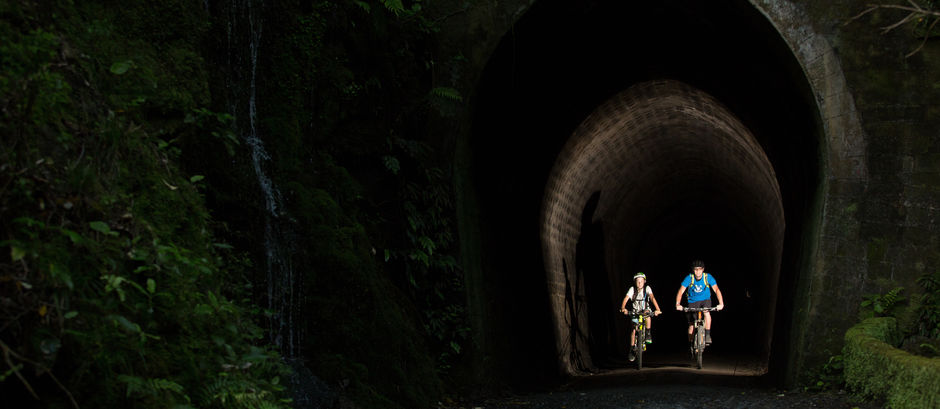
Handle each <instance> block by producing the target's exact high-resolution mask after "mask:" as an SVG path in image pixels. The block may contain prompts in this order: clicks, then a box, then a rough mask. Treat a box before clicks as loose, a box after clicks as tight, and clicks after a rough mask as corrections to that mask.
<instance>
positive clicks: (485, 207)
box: [431, 0, 940, 382]
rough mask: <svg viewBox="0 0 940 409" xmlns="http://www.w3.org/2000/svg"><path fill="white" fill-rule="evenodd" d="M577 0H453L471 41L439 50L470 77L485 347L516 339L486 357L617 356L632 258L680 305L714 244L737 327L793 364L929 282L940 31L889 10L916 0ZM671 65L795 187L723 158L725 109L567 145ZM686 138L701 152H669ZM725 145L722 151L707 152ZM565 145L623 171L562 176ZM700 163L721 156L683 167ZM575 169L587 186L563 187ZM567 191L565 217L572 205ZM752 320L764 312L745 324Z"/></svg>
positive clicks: (599, 359) (463, 77) (784, 363)
mask: <svg viewBox="0 0 940 409" xmlns="http://www.w3.org/2000/svg"><path fill="white" fill-rule="evenodd" d="M570 3H571V4H558V3H557V2H554V3H552V4H546V2H532V1H503V2H495V3H492V2H488V3H478V4H475V5H472V6H466V7H465V8H461V6H460V5H458V4H451V2H442V3H440V4H438V5H436V6H435V7H436V9H435V12H436V13H438V14H439V15H440V16H442V18H443V20H442V21H444V28H443V29H442V30H441V32H440V33H439V34H438V36H437V40H438V47H439V49H440V50H441V53H442V55H444V56H450V55H460V56H462V57H463V58H460V59H454V60H453V61H452V62H449V63H442V64H439V66H437V67H436V70H435V83H436V84H437V85H440V86H449V87H454V88H456V89H458V90H460V91H461V92H462V93H463V94H464V95H468V96H469V98H467V100H466V104H465V105H464V107H463V110H460V111H459V112H457V113H456V114H455V115H454V116H453V117H450V118H447V119H446V120H444V119H440V120H439V121H438V122H440V123H432V124H431V126H432V127H434V128H439V129H440V130H441V131H440V132H438V133H437V134H438V135H441V138H442V140H443V141H444V142H442V145H444V146H445V147H448V148H449V149H448V151H449V152H453V153H454V158H455V162H454V163H455V170H456V172H455V174H456V175H457V180H456V184H457V189H456V191H457V195H458V201H457V203H458V208H459V209H458V213H459V219H460V223H461V232H460V233H461V246H462V248H461V253H462V255H463V257H462V262H463V267H464V270H465V273H466V275H467V284H468V287H469V288H468V290H469V303H470V310H471V318H472V321H473V325H474V328H475V331H474V332H475V333H476V334H477V335H476V339H475V342H476V345H477V347H478V348H479V350H480V351H481V353H482V355H481V357H482V356H487V357H491V358H492V357H498V358H499V359H495V360H484V359H480V360H478V361H479V362H487V363H481V364H480V365H479V366H478V371H480V372H479V373H484V372H489V371H491V370H492V369H494V368H493V367H492V365H494V364H490V363H489V362H500V364H495V365H496V366H501V367H502V369H504V370H505V371H506V372H504V373H509V374H517V373H518V374H519V375H520V376H526V375H524V374H525V373H528V371H526V370H521V369H516V368H517V367H518V366H520V365H525V366H527V367H530V368H531V367H532V365H533V363H536V362H538V363H541V365H542V366H536V367H537V368H540V369H541V370H545V371H549V372H551V371H555V370H559V371H560V372H561V373H563V374H574V373H578V372H580V371H586V370H592V369H593V368H596V367H598V366H602V364H603V361H605V360H609V359H612V358H613V357H616V356H618V354H619V353H618V352H617V351H621V350H622V347H623V336H621V335H620V334H622V332H620V331H622V330H623V329H624V328H625V327H624V323H623V322H622V321H618V320H617V317H615V316H614V311H615V309H616V307H618V306H619V302H620V298H621V297H622V295H623V293H624V292H625V290H626V288H627V286H628V285H629V278H625V277H630V276H632V272H634V271H636V270H652V271H647V274H652V277H653V278H651V285H652V286H654V288H656V289H658V292H657V295H658V299H659V303H660V305H661V306H663V309H664V310H670V309H672V305H673V304H674V302H673V301H674V300H673V294H674V293H673V291H675V289H676V288H678V283H679V281H680V280H681V278H682V276H683V275H685V274H688V268H687V266H688V262H689V261H691V260H692V259H693V258H703V259H706V263H709V261H711V263H710V264H709V266H710V269H709V271H712V272H713V273H714V275H715V277H716V278H717V279H718V280H719V282H720V283H721V288H722V289H723V291H724V297H725V298H726V303H727V304H728V306H729V310H728V312H727V313H726V315H725V318H724V319H725V321H724V322H722V321H716V327H718V326H721V325H723V326H724V327H723V328H724V329H722V330H721V331H725V333H726V334H728V335H729V338H730V337H731V334H734V337H743V338H745V339H744V340H742V341H740V344H736V345H735V347H740V348H743V349H744V350H746V351H748V352H751V353H754V354H755V355H761V354H762V353H764V352H765V351H766V352H767V355H766V356H765V357H763V358H760V359H765V360H766V362H767V364H768V366H769V368H770V371H771V372H772V373H774V374H776V375H778V376H780V377H781V379H783V380H784V381H786V382H793V381H795V380H796V379H797V378H798V377H799V376H800V375H801V374H803V373H804V372H805V371H806V370H808V369H809V368H812V367H814V366H816V365H818V364H819V363H820V362H821V361H823V360H825V359H827V358H828V356H830V355H832V354H837V353H839V350H840V349H841V345H842V340H841V339H842V334H843V333H844V332H845V330H846V329H847V328H848V327H849V326H851V325H852V324H853V323H854V322H856V316H857V312H858V304H859V302H860V300H861V297H862V296H863V295H865V294H870V293H880V292H884V291H886V290H888V289H891V288H893V287H895V286H904V287H906V288H907V289H908V290H909V291H910V293H909V294H913V293H916V292H917V291H918V286H917V284H916V279H917V278H918V277H919V276H920V275H922V274H923V273H924V272H929V271H933V270H935V269H936V268H937V262H938V256H940V253H938V251H937V248H938V233H940V226H938V224H937V220H936V219H937V203H940V165H938V161H940V159H938V158H940V157H938V156H937V152H938V148H940V147H938V146H937V145H938V141H940V138H938V137H937V133H936V129H938V127H937V122H938V115H937V113H938V112H940V106H938V101H940V98H938V93H937V92H936V89H935V84H937V83H938V81H940V79H938V77H937V76H938V75H940V74H938V72H940V70H937V69H936V65H937V61H938V60H937V59H938V56H940V47H938V46H937V45H936V44H935V43H934V42H932V40H930V41H927V43H926V45H925V47H924V48H923V49H922V50H920V51H919V52H918V53H916V54H914V55H912V56H910V57H907V58H906V57H905V55H906V54H908V53H909V52H910V51H912V50H914V49H915V48H916V47H917V46H918V45H919V44H920V41H921V40H920V39H919V38H916V37H915V36H914V35H912V34H911V33H912V30H911V29H910V27H907V26H905V27H902V28H899V29H896V30H894V31H891V32H889V33H888V34H887V35H883V34H881V33H880V32H879V30H878V27H882V26H887V25H889V24H891V23H893V22H895V21H898V20H900V19H901V18H903V17H904V15H905V14H904V13H903V12H900V11H898V12H893V11H890V10H879V11H875V12H873V13H871V14H868V15H866V16H864V17H862V18H860V19H857V20H854V21H851V22H850V19H851V18H852V17H853V16H855V15H857V14H858V13H859V12H861V11H863V10H864V9H865V7H866V2H863V1H840V2H810V1H793V2H789V1H771V0H751V1H748V2H745V1H728V2H721V3H720V4H708V5H700V4H692V3H695V2H684V1H678V0H677V1H666V2H658V4H656V5H637V4H618V3H622V2H614V1H594V2H570ZM575 3H576V4H575ZM657 79H669V80H675V81H678V82H681V83H683V84H686V85H687V86H688V87H690V88H691V89H694V90H696V91H695V92H701V93H702V94H703V95H707V96H708V98H714V101H715V102H708V103H707V104H709V106H711V107H714V108H716V109H718V107H721V108H720V109H726V110H727V111H728V112H730V115H731V116H733V117H735V118H737V119H738V120H740V123H741V124H743V126H744V127H745V128H747V130H748V131H749V132H750V133H752V134H753V136H754V139H755V140H756V143H757V144H758V145H759V146H760V147H761V148H762V149H763V151H764V152H763V154H765V155H766V157H767V159H768V162H769V163H770V165H771V166H772V169H771V171H772V172H773V174H774V175H775V177H776V183H778V184H779V189H780V199H779V201H776V200H771V201H770V202H767V201H766V200H767V199H766V197H765V196H761V195H760V194H757V193H755V192H760V191H762V189H764V188H767V186H766V185H760V184H759V183H758V184H755V185H749V184H748V182H747V181H746V180H742V178H741V177H740V176H735V175H736V173H734V172H729V171H728V169H732V168H735V167H737V166H742V167H743V168H747V167H746V164H742V163H743V162H740V161H737V160H736V159H735V158H737V157H739V156H735V153H734V152H733V150H728V152H726V157H727V158H728V161H727V162H728V163H724V164H720V165H715V163H716V162H721V160H720V159H719V158H720V157H721V152H723V151H722V149H725V148H719V147H718V146H719V145H709V143H710V142H708V141H709V140H710V139H709V138H712V139H715V138H713V137H714V135H715V134H716V133H715V132H714V131H713V129H714V128H712V130H709V129H697V130H696V129H691V130H690V127H689V126H686V125H687V124H686V125H683V124H684V122H683V121H675V120H673V119H670V118H671V117H670V116H669V114H668V112H666V111H665V110H660V111H655V110H654V112H652V113H651V114H650V115H652V116H654V117H655V116H657V115H659V116H661V117H662V119H657V121H659V123H660V124H664V125H663V126H662V127H661V130H660V131H659V132H661V133H662V134H664V135H672V134H675V133H683V132H685V133H686V134H687V135H689V138H698V139H696V140H697V141H699V142H701V143H702V144H703V145H696V144H695V143H685V142H682V141H681V140H677V139H670V138H666V137H664V138H660V139H661V140H660V141H659V142H656V141H655V140H653V141H652V142H650V143H649V144H647V145H646V146H636V147H634V148H633V152H632V153H631V155H634V156H623V155H620V156H618V155H595V154H592V153H590V152H595V153H596V152H602V151H604V150H605V149H608V150H613V149H616V147H615V146H617V144H618V143H620V144H622V143H623V142H624V141H625V140H626V139H625V138H629V135H631V132H630V131H629V130H624V131H622V132H619V133H618V134H617V135H614V136H612V137H611V138H609V141H610V146H598V147H594V148H591V149H594V150H591V149H587V148H585V149H582V150H573V151H571V150H566V149H568V148H565V146H566V143H569V140H571V138H572V135H576V134H577V132H576V130H577V129H579V126H580V127H582V128H580V129H583V124H587V123H591V121H594V122H593V125H591V126H593V127H594V129H595V130H594V131H591V130H589V132H594V134H596V133H597V132H600V131H596V130H597V129H613V128H612V127H614V124H617V123H619V122H618V121H620V122H623V121H626V119H627V117H628V116H629V115H631V112H636V110H631V109H623V110H621V111H619V112H614V113H607V114H603V115H601V117H598V115H599V114H598V113H597V112H596V110H597V109H598V108H599V107H601V106H603V105H604V104H605V103H608V104H609V103H610V101H612V99H611V98H612V97H613V96H614V95H617V94H619V93H621V92H623V91H624V90H627V89H628V88H630V87H631V86H633V85H636V84H641V83H644V82H647V81H650V80H657ZM638 98H640V99H642V95H641V96H639V97H638ZM640 103H641V104H642V102H640ZM692 110H693V111H694V109H692ZM707 110H708V109H705V110H702V111H703V112H707ZM592 112H594V114H592ZM592 115H593V116H592ZM604 115H606V116H604ZM690 115H693V116H694V114H690ZM589 118H593V119H589ZM703 120H705V119H703ZM670 121H672V122H670ZM454 122H456V123H457V124H459V126H445V125H444V124H453V123H454ZM618 138H619V139H618ZM653 139H655V138H653ZM718 139H720V138H718ZM651 140H652V139H651ZM675 145H679V147H676V146H675ZM682 146H685V147H690V149H695V150H694V151H693V152H692V154H691V155H690V156H689V155H687V156H683V155H682V154H679V153H675V154H668V155H659V154H658V153H657V152H664V151H670V152H680V151H681V150H682V148H681V147H682ZM707 146H712V147H713V148H714V150H713V153H709V154H708V155H706V156H704V158H705V159H707V160H708V164H706V165H702V164H700V163H697V162H696V160H695V159H694V158H695V153H696V152H703V151H708V150H709V149H710V148H707ZM667 148H670V149H672V150H669V149H667ZM562 152H565V154H564V155H569V156H571V157H574V158H575V161H576V162H577V160H579V159H580V160H581V162H580V163H582V164H581V165H577V166H580V168H578V169H574V170H573V171H572V172H574V173H578V172H581V174H584V175H588V174H592V172H593V174H597V175H603V176H598V177H594V178H591V177H587V176H585V177H580V176H572V177H569V178H567V179H566V178H561V179H559V178H558V174H557V172H558V171H559V170H561V169H562V168H560V167H558V166H556V165H557V163H559V162H556V159H557V160H558V161H561V160H562V159H561V158H562V156H563V155H562ZM586 152H587V153H586ZM579 155H580V156H579ZM591 155H594V156H591ZM670 155H671V156H670ZM630 158H633V159H630ZM644 158H645V159H650V158H653V159H651V160H652V162H649V163H650V164H649V165H646V166H644V168H643V170H638V171H635V172H625V173H624V172H620V173H617V171H618V170H623V169H624V168H625V167H629V166H630V165H631V164H630V163H625V162H624V161H625V160H634V163H639V162H641V159H644ZM686 166H688V167H697V169H704V170H703V171H701V172H699V171H690V172H691V173H686V174H683V173H682V172H680V171H679V170H678V169H679V168H682V167H686ZM669 169H675V170H676V171H675V172H674V173H670V172H669ZM753 170H754V172H755V175H756V174H757V173H760V170H759V169H758V168H753ZM612 175H619V176H616V177H614V176H612ZM676 175H679V176H678V177H676ZM683 175H685V176H683ZM556 182H557V183H561V185H562V186H567V188H571V187H572V186H571V185H576V186H575V187H576V189H575V190H571V191H572V192H573V191H578V192H580V193H578V194H569V195H567V196H564V195H562V196H559V197H558V198H556V199H550V198H551V197H553V196H551V194H550V192H549V186H551V183H556ZM748 186H751V187H748ZM759 186H763V187H759ZM729 192H736V193H729ZM595 195H596V196H597V197H594V196H595ZM701 198H708V200H700V199H701ZM552 200H554V201H552ZM689 200H698V202H697V203H699V204H700V206H698V207H692V208H690V207H688V206H686V205H687V204H688V201H689ZM748 200H752V201H754V203H755V204H754V205H753V206H750V205H745V204H742V203H747V201H748ZM551 203H554V205H553V204H551ZM759 203H763V204H765V205H766V207H773V206H780V207H781V208H782V209H783V221H782V223H783V225H784V226H785V228H784V229H785V231H784V232H783V233H782V234H781V236H782V238H781V239H773V238H772V235H774V234H780V232H776V233H775V228H773V227H772V226H773V224H772V223H767V222H760V221H757V220H770V219H768V218H762V217H758V216H756V214H758V213H759V211H757V210H754V209H758V208H761V209H763V207H762V206H761V205H759ZM553 206H555V207H553ZM749 206H750V207H749ZM556 208H557V209H561V211H563V212H564V214H566V215H567V216H565V217H566V219H565V220H568V222H566V224H565V225H564V226H560V225H558V224H553V223H555V222H553V221H552V220H555V219H552V217H553V216H551V214H553V213H551V212H550V211H549V210H550V209H556ZM546 209H549V210H546ZM749 209H750V210H749ZM589 210H590V211H589ZM764 210H766V209H764ZM775 223H776V222H775ZM693 232H697V233H702V234H692V233H693ZM690 236H695V237H699V239H698V240H695V239H690V238H689V237H690ZM773 246H779V247H780V248H779V249H773V248H770V247H773ZM775 252H779V256H778V257H779V260H776V261H775V260H774V254H777V253H775ZM653 280H658V281H653ZM768 304H770V307H766V306H767V305H768ZM762 307H766V308H762ZM735 309H737V312H735ZM742 310H747V311H742ZM667 315H668V314H667ZM673 321H674V322H673ZM663 323H664V324H666V323H668V325H669V326H676V327H679V328H681V327H682V326H683V324H682V323H681V319H679V318H668V319H666V318H664V320H663ZM749 326H755V327H757V329H756V330H753V331H742V330H740V329H742V328H748V327H749ZM665 327H666V326H665V325H664V326H663V328H665ZM716 331H719V330H718V329H717V328H716ZM681 332H682V331H681V329H680V330H678V331H677V332H676V333H677V335H675V337H677V338H681V335H678V334H681ZM506 339H512V340H513V341H509V342H504V340H506ZM546 339H551V340H553V341H551V342H547V341H546ZM532 346H537V347H532ZM765 347H766V349H765ZM545 361H548V362H551V363H552V364H548V365H546V364H544V362H545ZM510 376H512V375H510Z"/></svg>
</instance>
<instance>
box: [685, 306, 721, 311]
mask: <svg viewBox="0 0 940 409" xmlns="http://www.w3.org/2000/svg"><path fill="white" fill-rule="evenodd" d="M699 311H701V312H708V311H718V307H710V308H683V309H682V312H699Z"/></svg>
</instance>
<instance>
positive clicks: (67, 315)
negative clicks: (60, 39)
mask: <svg viewBox="0 0 940 409" xmlns="http://www.w3.org/2000/svg"><path fill="white" fill-rule="evenodd" d="M77 316H78V311H69V312H67V313H65V315H64V317H65V319H67V320H70V319H72V318H75V317H77Z"/></svg>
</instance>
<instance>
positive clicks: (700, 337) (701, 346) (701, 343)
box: [695, 328, 705, 369]
mask: <svg viewBox="0 0 940 409" xmlns="http://www.w3.org/2000/svg"><path fill="white" fill-rule="evenodd" d="M703 352H705V331H703V330H702V329H701V328H699V330H698V331H697V332H696V333H695V363H696V364H697V365H698V369H702V353H703Z"/></svg>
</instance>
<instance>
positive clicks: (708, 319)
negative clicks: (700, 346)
mask: <svg viewBox="0 0 940 409" xmlns="http://www.w3.org/2000/svg"><path fill="white" fill-rule="evenodd" d="M686 289H688V291H689V293H688V296H687V298H688V308H711V306H712V293H711V290H715V295H716V296H718V307H716V308H717V309H718V311H721V310H722V309H724V308H725V302H724V298H722V296H721V290H719V289H718V282H717V281H715V277H712V276H710V275H708V274H706V273H705V263H704V262H702V261H701V260H695V261H694V262H692V274H689V276H688V277H686V278H685V280H683V281H682V284H681V285H680V286H679V293H678V294H676V309H677V310H679V311H682V293H684V292H685V291H686ZM686 319H687V320H688V322H689V342H692V322H693V320H694V318H693V317H692V314H691V313H689V314H686ZM711 329H712V316H711V314H710V313H709V312H707V311H706V312H705V344H706V345H708V344H711V343H712V334H711Z"/></svg>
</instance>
